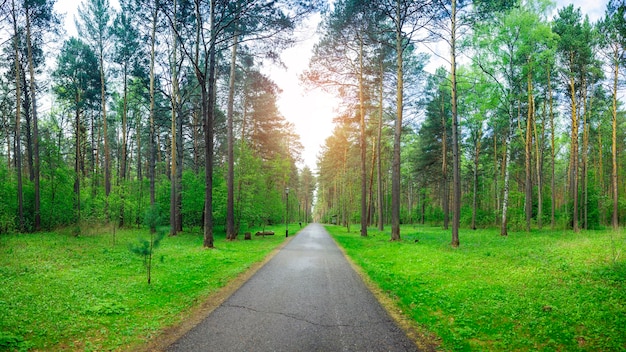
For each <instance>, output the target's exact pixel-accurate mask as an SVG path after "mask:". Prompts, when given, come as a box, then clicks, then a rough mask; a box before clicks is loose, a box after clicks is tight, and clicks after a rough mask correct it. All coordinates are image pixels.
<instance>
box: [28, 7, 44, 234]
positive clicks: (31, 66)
mask: <svg viewBox="0 0 626 352" xmlns="http://www.w3.org/2000/svg"><path fill="white" fill-rule="evenodd" d="M25 4H26V5H25V6H26V7H28V2H26V3H25ZM26 41H27V49H28V68H29V71H30V96H31V99H32V106H33V140H34V145H33V147H34V150H33V153H34V157H35V160H34V165H33V173H34V183H35V184H34V186H35V190H34V191H35V204H34V212H35V214H34V216H35V218H34V224H33V225H34V230H35V231H39V230H41V191H40V182H39V181H40V171H39V167H40V162H39V118H38V116H37V86H36V85H35V63H34V60H33V48H32V37H31V22H30V13H29V11H28V8H27V9H26Z"/></svg>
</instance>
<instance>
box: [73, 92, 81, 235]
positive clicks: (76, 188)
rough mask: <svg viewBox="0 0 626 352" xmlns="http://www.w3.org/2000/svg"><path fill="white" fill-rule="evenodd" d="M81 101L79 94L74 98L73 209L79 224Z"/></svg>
mask: <svg viewBox="0 0 626 352" xmlns="http://www.w3.org/2000/svg"><path fill="white" fill-rule="evenodd" d="M80 101H81V97H80V93H78V94H77V96H76V106H77V107H76V114H75V116H74V125H75V143H76V148H75V149H76V150H75V153H74V157H75V160H74V197H75V200H74V209H75V212H76V222H77V223H80V158H81V155H80V154H81V153H80V144H81V139H80V108H78V105H79V103H80Z"/></svg>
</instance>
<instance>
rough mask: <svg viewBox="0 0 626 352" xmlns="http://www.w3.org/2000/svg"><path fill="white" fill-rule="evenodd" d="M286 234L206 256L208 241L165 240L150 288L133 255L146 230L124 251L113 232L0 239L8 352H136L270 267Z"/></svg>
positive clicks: (1, 332) (131, 236) (2, 339)
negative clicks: (258, 268) (242, 279)
mask: <svg viewBox="0 0 626 352" xmlns="http://www.w3.org/2000/svg"><path fill="white" fill-rule="evenodd" d="M283 226H284V225H283ZM268 229H270V230H271V228H268ZM281 229H283V227H282V226H279V227H276V228H275V229H273V230H275V231H276V234H277V235H276V236H268V237H265V238H262V237H255V236H254V235H253V237H252V241H244V240H243V235H240V237H239V240H238V241H234V242H227V241H226V240H225V239H224V235H223V234H219V233H218V234H217V235H216V241H215V246H216V248H217V249H214V250H204V249H203V248H202V234H201V233H200V232H199V231H196V232H195V233H184V234H181V235H179V236H177V237H165V238H164V239H163V241H162V242H161V245H160V247H159V248H157V249H156V250H155V252H154V253H155V254H154V259H153V268H152V284H151V285H148V284H147V279H146V270H145V267H144V264H143V258H142V257H140V256H137V255H136V254H133V253H132V252H131V251H130V250H129V245H130V244H134V243H138V239H139V237H143V238H148V237H149V236H148V231H147V230H124V231H117V234H116V236H115V244H114V243H113V232H112V231H111V230H110V229H108V230H102V231H98V230H91V231H90V232H92V234H87V235H81V236H79V237H73V236H71V235H70V234H69V233H67V234H65V233H38V234H23V235H3V236H0V350H29V349H36V350H81V351H83V350H84V351H102V350H128V349H132V348H134V347H137V346H139V345H141V344H142V343H143V342H145V341H146V340H148V339H150V338H151V337H153V336H155V335H157V334H158V333H159V332H160V331H162V329H163V328H164V327H167V326H170V325H173V324H177V323H179V322H180V321H181V320H183V319H184V318H185V317H186V314H188V313H189V311H190V308H192V307H194V306H197V305H198V304H199V303H200V302H202V301H203V300H205V299H206V298H207V297H208V296H209V295H210V294H211V293H213V292H215V291H216V290H218V289H219V288H220V287H223V286H224V285H225V284H226V283H227V282H229V281H230V280H232V279H233V278H235V277H236V276H237V275H239V274H240V273H242V272H244V271H246V269H248V268H250V266H251V265H252V264H253V263H256V262H259V261H262V260H263V259H264V258H265V257H266V256H267V255H268V254H269V253H270V252H271V251H272V250H273V249H274V248H276V247H277V246H279V245H280V244H281V243H283V242H284V240H285V236H284V235H280V234H281ZM68 232H69V231H68ZM253 233H254V232H253ZM282 233H284V232H282Z"/></svg>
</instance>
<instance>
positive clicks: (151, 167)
mask: <svg viewBox="0 0 626 352" xmlns="http://www.w3.org/2000/svg"><path fill="white" fill-rule="evenodd" d="M158 9H159V0H155V1H154V9H153V11H154V12H153V13H152V28H151V32H150V141H149V145H148V148H149V152H148V155H149V157H148V158H149V159H148V178H149V179H150V206H151V207H154V205H155V204H156V195H155V188H156V187H155V177H156V175H155V172H156V171H155V168H156V160H155V159H156V145H155V134H156V130H155V122H154V120H155V113H156V111H155V110H156V107H155V104H156V102H155V100H156V92H155V72H154V64H155V50H156V48H155V45H156V27H157V17H158V11H159V10H158Z"/></svg>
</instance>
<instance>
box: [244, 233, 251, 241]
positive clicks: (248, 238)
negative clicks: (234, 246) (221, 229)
mask: <svg viewBox="0 0 626 352" xmlns="http://www.w3.org/2000/svg"><path fill="white" fill-rule="evenodd" d="M243 236H244V237H243V239H244V240H251V239H252V234H251V233H250V232H246V233H245V234H244V235H243Z"/></svg>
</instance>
